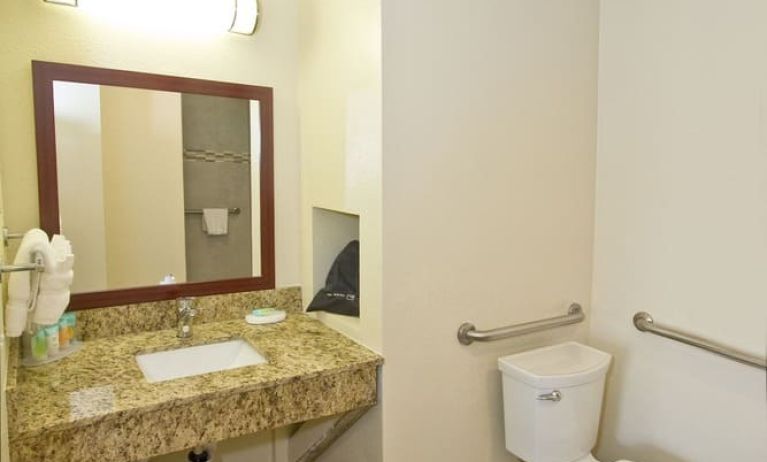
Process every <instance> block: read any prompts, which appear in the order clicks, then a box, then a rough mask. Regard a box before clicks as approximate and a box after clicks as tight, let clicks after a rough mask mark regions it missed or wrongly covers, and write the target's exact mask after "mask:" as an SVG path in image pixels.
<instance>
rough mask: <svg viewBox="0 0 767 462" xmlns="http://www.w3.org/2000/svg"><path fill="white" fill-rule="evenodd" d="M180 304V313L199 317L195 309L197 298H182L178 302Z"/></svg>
mask: <svg viewBox="0 0 767 462" xmlns="http://www.w3.org/2000/svg"><path fill="white" fill-rule="evenodd" d="M176 301H177V302H178V312H179V313H180V314H185V315H187V316H192V317H194V316H197V310H196V309H195V308H194V304H195V302H196V301H197V298H195V297H180V298H178V299H177V300H176Z"/></svg>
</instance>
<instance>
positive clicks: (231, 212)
mask: <svg viewBox="0 0 767 462" xmlns="http://www.w3.org/2000/svg"><path fill="white" fill-rule="evenodd" d="M228 210H229V215H239V214H240V208H239V207H230V208H229V209H228ZM184 213H185V214H187V215H202V209H186V210H184Z"/></svg>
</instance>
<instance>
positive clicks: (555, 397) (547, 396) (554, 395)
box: [538, 390, 562, 403]
mask: <svg viewBox="0 0 767 462" xmlns="http://www.w3.org/2000/svg"><path fill="white" fill-rule="evenodd" d="M561 400H562V392H561V391H559V390H554V391H552V392H551V393H544V394H542V395H538V401H554V402H555V403H558V402H560V401H561Z"/></svg>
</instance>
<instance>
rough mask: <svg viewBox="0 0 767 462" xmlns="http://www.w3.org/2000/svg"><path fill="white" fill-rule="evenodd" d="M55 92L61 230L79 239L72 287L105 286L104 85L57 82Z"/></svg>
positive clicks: (84, 289) (78, 289)
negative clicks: (102, 107)
mask: <svg viewBox="0 0 767 462" xmlns="http://www.w3.org/2000/svg"><path fill="white" fill-rule="evenodd" d="M53 98H54V114H55V116H54V117H55V121H56V167H57V168H56V173H57V180H58V192H59V216H60V224H61V232H62V233H63V234H64V235H65V236H67V238H68V239H69V240H70V241H72V242H76V243H77V248H76V250H77V277H76V278H75V279H74V280H73V281H72V292H75V293H77V292H92V291H95V290H105V289H106V288H107V287H108V286H107V245H106V238H107V236H106V230H105V228H104V226H105V221H104V178H103V177H104V173H103V172H104V168H103V162H102V155H101V151H102V147H101V91H100V88H99V86H98V85H91V84H81V83H73V82H56V83H55V84H54V90H53Z"/></svg>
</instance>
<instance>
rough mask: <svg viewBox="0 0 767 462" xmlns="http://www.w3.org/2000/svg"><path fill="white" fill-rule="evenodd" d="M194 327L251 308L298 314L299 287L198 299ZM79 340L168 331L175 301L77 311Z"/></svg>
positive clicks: (240, 314)
mask: <svg viewBox="0 0 767 462" xmlns="http://www.w3.org/2000/svg"><path fill="white" fill-rule="evenodd" d="M195 306H196V308H197V317H196V318H195V320H194V323H195V324H201V323H207V322H215V321H224V320H227V319H239V318H242V317H243V316H245V314H246V313H249V312H250V311H251V310H252V309H253V308H261V307H274V308H280V309H283V310H285V311H287V312H289V313H301V312H302V308H301V288H300V287H286V288H279V289H274V290H259V291H255V292H238V293H231V294H219V295H208V296H204V297H197V301H196V305H195ZM77 323H78V332H79V337H80V338H82V339H83V340H94V339H99V338H106V337H115V336H117V335H126V334H135V333H138V332H147V331H152V330H162V329H171V328H173V327H174V326H175V325H176V301H175V300H164V301H159V302H148V303H136V304H133V305H122V306H110V307H106V308H93V309H88V310H80V311H77Z"/></svg>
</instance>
